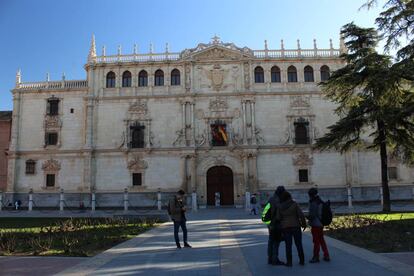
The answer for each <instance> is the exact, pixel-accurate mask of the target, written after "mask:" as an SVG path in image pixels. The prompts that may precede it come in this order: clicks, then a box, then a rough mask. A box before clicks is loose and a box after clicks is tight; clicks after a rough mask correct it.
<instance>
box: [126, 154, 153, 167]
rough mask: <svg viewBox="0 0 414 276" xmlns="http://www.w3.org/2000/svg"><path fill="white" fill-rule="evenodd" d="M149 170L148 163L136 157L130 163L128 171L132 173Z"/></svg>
mask: <svg viewBox="0 0 414 276" xmlns="http://www.w3.org/2000/svg"><path fill="white" fill-rule="evenodd" d="M146 168H148V163H147V162H146V161H145V160H143V159H141V158H140V157H139V156H138V155H134V156H133V158H132V159H131V160H130V161H128V169H129V170H130V171H140V170H145V169H146Z"/></svg>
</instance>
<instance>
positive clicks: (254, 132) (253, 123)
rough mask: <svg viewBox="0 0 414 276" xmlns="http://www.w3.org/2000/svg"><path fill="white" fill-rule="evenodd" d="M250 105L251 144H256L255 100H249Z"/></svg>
mask: <svg viewBox="0 0 414 276" xmlns="http://www.w3.org/2000/svg"><path fill="white" fill-rule="evenodd" d="M250 106H251V112H252V114H251V118H252V132H253V135H252V139H253V141H252V143H253V145H256V116H255V113H256V111H255V102H254V101H252V102H250Z"/></svg>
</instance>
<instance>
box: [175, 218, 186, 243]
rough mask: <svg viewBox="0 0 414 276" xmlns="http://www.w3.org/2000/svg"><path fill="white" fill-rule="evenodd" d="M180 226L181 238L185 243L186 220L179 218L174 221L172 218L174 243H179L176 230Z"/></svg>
mask: <svg viewBox="0 0 414 276" xmlns="http://www.w3.org/2000/svg"><path fill="white" fill-rule="evenodd" d="M180 226H181V230H183V239H184V243H187V225H186V221H185V220H181V221H175V220H174V238H175V243H176V244H177V245H179V244H180V238H179V237H178V230H179V228H180Z"/></svg>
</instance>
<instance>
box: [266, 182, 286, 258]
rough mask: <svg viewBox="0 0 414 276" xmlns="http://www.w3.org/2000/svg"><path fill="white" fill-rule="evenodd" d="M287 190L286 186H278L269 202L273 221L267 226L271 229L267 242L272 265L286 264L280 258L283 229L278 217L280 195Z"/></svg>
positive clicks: (268, 255)
mask: <svg viewBox="0 0 414 276" xmlns="http://www.w3.org/2000/svg"><path fill="white" fill-rule="evenodd" d="M284 191H285V187H283V186H279V187H277V189H276V191H275V193H274V194H273V196H272V197H270V198H269V201H268V202H267V203H270V206H271V207H270V208H271V209H270V212H271V214H272V215H271V222H270V224H269V225H268V226H267V227H268V230H269V240H268V242H267V263H268V264H272V265H284V264H285V263H284V262H281V261H280V260H279V245H280V242H281V241H282V239H283V238H282V229H281V227H280V221H278V220H277V219H276V213H277V208H278V207H279V204H280V199H279V196H280V195H281V194H282V193H283V192H284Z"/></svg>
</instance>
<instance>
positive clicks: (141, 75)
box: [138, 70, 148, 86]
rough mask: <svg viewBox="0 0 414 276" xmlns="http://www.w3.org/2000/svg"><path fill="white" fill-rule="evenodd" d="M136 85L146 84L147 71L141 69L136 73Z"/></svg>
mask: <svg viewBox="0 0 414 276" xmlns="http://www.w3.org/2000/svg"><path fill="white" fill-rule="evenodd" d="M138 86H148V73H147V71H145V70H142V71H141V72H139V74H138Z"/></svg>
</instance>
